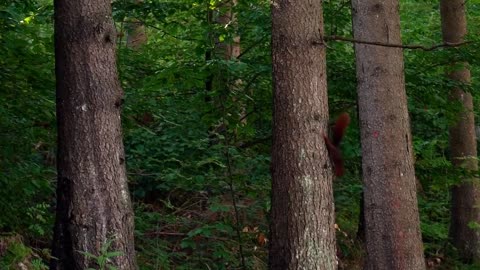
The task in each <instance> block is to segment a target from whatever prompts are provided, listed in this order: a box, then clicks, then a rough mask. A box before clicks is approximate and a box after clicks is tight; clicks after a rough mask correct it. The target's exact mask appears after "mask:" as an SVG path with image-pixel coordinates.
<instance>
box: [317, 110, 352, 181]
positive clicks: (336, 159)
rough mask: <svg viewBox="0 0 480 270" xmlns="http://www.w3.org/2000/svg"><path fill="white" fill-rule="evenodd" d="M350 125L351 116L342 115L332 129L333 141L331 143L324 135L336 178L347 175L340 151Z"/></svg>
mask: <svg viewBox="0 0 480 270" xmlns="http://www.w3.org/2000/svg"><path fill="white" fill-rule="evenodd" d="M348 124H350V116H349V115H348V113H342V114H341V115H340V116H338V118H337V121H336V122H335V125H334V126H333V128H332V140H331V141H330V139H329V138H328V136H327V135H323V139H324V140H325V145H326V146H327V150H328V154H329V156H330V160H331V162H332V164H333V169H334V170H335V175H336V176H342V175H343V174H344V173H345V168H344V167H343V158H342V152H341V151H340V142H341V141H342V138H343V136H344V135H345V131H346V129H347V127H348Z"/></svg>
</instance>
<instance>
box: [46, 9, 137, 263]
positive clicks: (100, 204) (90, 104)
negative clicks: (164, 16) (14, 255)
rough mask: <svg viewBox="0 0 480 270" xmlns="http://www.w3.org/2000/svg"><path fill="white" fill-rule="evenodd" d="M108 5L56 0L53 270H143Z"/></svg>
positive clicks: (113, 37) (120, 90)
mask: <svg viewBox="0 0 480 270" xmlns="http://www.w3.org/2000/svg"><path fill="white" fill-rule="evenodd" d="M111 14H112V13H111V6H110V1H109V0H89V1H87V0H76V1H68V0H56V1H55V59H56V67H55V70H56V78H57V122H58V165H57V166H58V168H57V169H58V179H57V180H58V182H57V216H56V222H55V231H54V242H53V251H52V255H53V256H54V257H55V258H56V259H52V261H51V269H58V270H80V269H87V268H89V267H91V268H95V269H98V265H97V264H96V262H95V260H94V259H92V258H91V257H89V256H86V255H85V253H88V254H90V255H94V256H100V255H105V254H101V251H100V250H101V248H102V247H105V246H106V245H107V243H110V242H111V245H110V248H109V251H112V252H113V251H115V252H120V253H121V255H120V256H116V257H112V258H110V259H109V262H108V265H110V266H114V267H116V269H122V270H123V269H125V270H132V269H136V264H135V250H134V243H133V212H132V207H131V202H130V197H129V192H128V187H127V177H126V171H125V155H124V149H123V143H122V132H121V120H120V110H121V105H122V99H123V97H122V96H123V93H122V89H121V87H120V83H119V80H118V75H117V69H116V59H115V57H116V55H115V34H116V30H115V27H114V25H113V20H112V15H111Z"/></svg>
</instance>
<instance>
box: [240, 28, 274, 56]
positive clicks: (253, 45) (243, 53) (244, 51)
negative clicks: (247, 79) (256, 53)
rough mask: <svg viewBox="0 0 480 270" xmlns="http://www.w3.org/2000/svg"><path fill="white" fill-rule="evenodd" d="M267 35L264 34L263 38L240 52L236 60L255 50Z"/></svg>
mask: <svg viewBox="0 0 480 270" xmlns="http://www.w3.org/2000/svg"><path fill="white" fill-rule="evenodd" d="M268 36H269V34H265V35H264V36H263V37H261V38H260V39H259V40H257V41H255V42H254V43H253V44H251V45H250V46H249V47H247V48H246V49H245V50H243V52H241V53H240V54H239V55H238V56H237V59H240V58H242V56H244V55H245V54H246V53H247V52H249V51H250V50H251V49H253V48H255V47H256V46H257V45H258V44H260V43H261V42H262V41H263V40H264V39H265V38H266V37H268Z"/></svg>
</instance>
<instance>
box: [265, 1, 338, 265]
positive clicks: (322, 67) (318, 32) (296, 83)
mask: <svg viewBox="0 0 480 270" xmlns="http://www.w3.org/2000/svg"><path fill="white" fill-rule="evenodd" d="M322 36H323V17H322V6H321V1H308V0H301V1H294V2H293V1H289V0H277V1H273V3H272V57H273V59H272V61H273V81H274V118H273V121H274V128H273V146H272V164H271V173H272V209H271V223H270V229H271V243H270V253H269V267H270V269H279V270H288V269H292V270H293V269H295V270H297V269H337V261H336V252H335V249H336V247H335V229H334V202H333V192H332V178H333V173H332V170H331V167H330V161H329V158H328V154H327V150H326V147H325V142H324V140H323V137H322V135H323V134H325V133H326V132H327V124H328V100H327V78H326V59H325V47H324V46H316V45H314V42H315V41H320V40H321V39H322Z"/></svg>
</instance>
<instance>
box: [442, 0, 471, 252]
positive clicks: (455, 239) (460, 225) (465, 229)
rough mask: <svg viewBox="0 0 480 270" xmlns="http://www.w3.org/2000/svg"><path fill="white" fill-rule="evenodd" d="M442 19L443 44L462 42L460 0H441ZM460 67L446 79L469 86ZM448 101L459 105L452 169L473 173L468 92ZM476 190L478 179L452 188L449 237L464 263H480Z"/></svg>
mask: <svg viewBox="0 0 480 270" xmlns="http://www.w3.org/2000/svg"><path fill="white" fill-rule="evenodd" d="M440 13H441V18H442V33H443V40H444V41H445V42H452V43H453V42H455V43H456V42H462V41H463V38H464V36H465V34H466V33H467V21H466V17H465V1H464V0H448V1H446V0H442V1H441V4H440ZM451 64H452V66H453V65H460V66H461V65H464V67H463V68H461V69H456V70H454V71H451V72H449V73H448V77H449V78H450V79H451V80H453V81H457V82H459V83H466V84H468V83H470V71H469V70H468V67H467V64H466V63H451ZM450 97H451V99H452V100H455V101H456V102H459V103H460V104H461V105H462V106H463V111H462V112H461V113H460V114H459V115H458V117H457V122H456V124H455V125H454V126H452V127H450V151H451V159H452V163H453V165H454V166H457V167H462V168H465V169H467V170H471V171H477V170H478V162H477V142H476V140H475V120H474V116H473V101H472V95H471V94H470V93H467V92H464V91H463V90H462V89H461V88H458V87H455V88H453V89H452V90H451V93H450ZM479 203H480V187H479V182H478V179H468V180H464V181H463V182H462V183H461V184H460V185H458V186H455V187H453V189H452V221H451V226H450V235H451V237H452V243H453V245H454V246H455V247H456V248H457V250H458V252H459V255H460V256H461V257H462V258H464V259H466V260H469V261H470V260H475V261H480V231H479V230H478V229H473V228H471V227H470V226H469V223H471V222H476V223H477V224H480V209H479V208H478V204H479Z"/></svg>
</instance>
